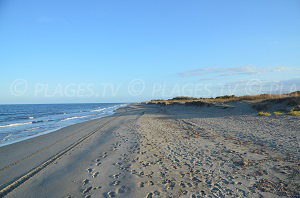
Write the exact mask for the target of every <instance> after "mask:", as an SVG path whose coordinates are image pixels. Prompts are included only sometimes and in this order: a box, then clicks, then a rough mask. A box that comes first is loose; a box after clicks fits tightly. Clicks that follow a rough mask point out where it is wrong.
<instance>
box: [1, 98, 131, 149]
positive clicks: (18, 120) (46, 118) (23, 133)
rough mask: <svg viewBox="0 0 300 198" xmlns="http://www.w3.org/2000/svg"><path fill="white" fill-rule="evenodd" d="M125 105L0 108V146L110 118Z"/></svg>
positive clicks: (23, 105)
mask: <svg viewBox="0 0 300 198" xmlns="http://www.w3.org/2000/svg"><path fill="white" fill-rule="evenodd" d="M125 105H126V104H121V103H86V104H82V103H81V104H20V105H15V104H14V105H0V146H4V145H7V144H12V143H15V142H18V141H22V140H25V139H28V138H31V137H35V136H38V135H42V134H45V133H49V132H53V131H56V130H58V129H61V128H63V127H66V126H69V125H72V124H76V123H80V122H83V121H87V120H93V119H96V118H101V117H105V116H109V115H112V114H113V113H114V110H116V109H118V108H119V107H121V106H125Z"/></svg>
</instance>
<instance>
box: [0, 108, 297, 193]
mask: <svg viewBox="0 0 300 198" xmlns="http://www.w3.org/2000/svg"><path fill="white" fill-rule="evenodd" d="M235 105H236V108H230V109H223V108H219V107H215V106H214V107H195V108H194V107H182V106H170V107H169V106H157V105H143V104H131V105H128V106H126V107H121V108H119V109H118V110H116V113H115V114H113V115H111V116H108V117H104V118H100V119H96V120H91V121H87V122H83V123H79V124H75V125H71V126H68V127H65V128H63V129H60V130H58V131H56V132H52V133H49V134H46V135H42V136H38V137H36V138H32V139H29V140H25V141H22V142H18V143H15V144H11V145H8V146H5V147H0V158H1V159H2V160H1V161H0V195H2V196H4V195H5V196H6V197H87V198H88V197H148V198H149V197H167V196H170V197H197V196H200V197H201V196H202V197H206V196H208V195H210V196H218V197H222V196H229V197H234V196H249V197H260V196H264V197H280V196H285V197H288V196H298V195H299V190H300V180H299V172H298V174H297V171H299V170H298V169H297V167H298V166H297V164H298V163H299V159H298V158H299V157H300V153H299V151H300V150H299V151H298V150H297V148H298V147H299V146H300V145H299V142H300V135H299V133H298V131H299V130H300V126H299V119H298V118H294V117H293V118H291V117H284V116H283V117H278V118H276V119H274V118H269V117H259V116H257V113H256V111H255V110H254V109H251V108H250V107H247V106H246V105H243V104H240V103H236V104H235ZM299 148H300V147H299ZM22 177H23V179H21V180H20V178H22ZM16 181H17V182H16ZM62 184H63V185H62ZM1 193H2V194H1Z"/></svg>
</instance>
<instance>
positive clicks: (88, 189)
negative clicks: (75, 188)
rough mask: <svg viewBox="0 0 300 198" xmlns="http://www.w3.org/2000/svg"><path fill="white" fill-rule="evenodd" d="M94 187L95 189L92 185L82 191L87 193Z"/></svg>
mask: <svg viewBox="0 0 300 198" xmlns="http://www.w3.org/2000/svg"><path fill="white" fill-rule="evenodd" d="M92 189H93V187H92V186H90V187H87V188H86V189H84V190H83V191H82V192H83V194H86V193H88V192H90V191H91V190H92Z"/></svg>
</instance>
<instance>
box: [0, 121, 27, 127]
mask: <svg viewBox="0 0 300 198" xmlns="http://www.w3.org/2000/svg"><path fill="white" fill-rule="evenodd" d="M25 124H32V122H21V123H14V124H7V125H4V126H0V128H8V127H14V126H22V125H25Z"/></svg>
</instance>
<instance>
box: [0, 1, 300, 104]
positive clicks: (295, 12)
mask: <svg viewBox="0 0 300 198" xmlns="http://www.w3.org/2000/svg"><path fill="white" fill-rule="evenodd" d="M299 21H300V1H299V0H284V1H282V0H263V1H262V0H226V1H224V0H189V1H178V0H159V1H158V0H151V1H145V0H126V1H121V0H112V1H103V0H85V1H83V0H77V1H74V0H72V1H71V0H51V1H50V0H43V1H37V0H27V1H23V0H0V71H1V73H0V75H1V76H0V92H1V97H0V104H11V103H12V104H23V103H31V104H32V103H81V102H140V101H146V100H150V99H167V98H172V97H175V96H182V95H185V96H191V97H216V96H219V95H252V94H261V93H286V92H292V91H296V90H300V58H299V57H300V22H299Z"/></svg>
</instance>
